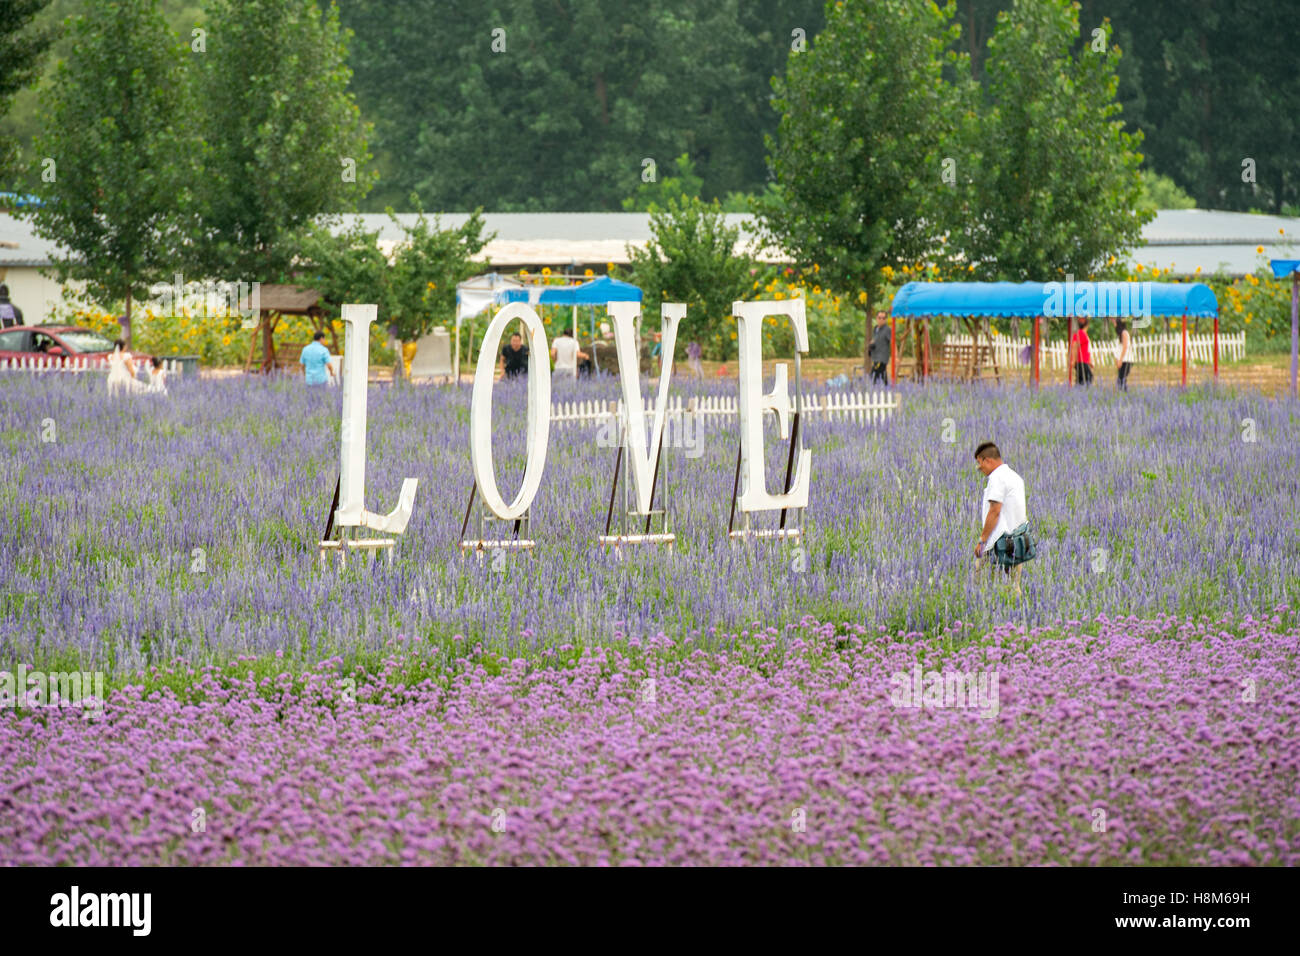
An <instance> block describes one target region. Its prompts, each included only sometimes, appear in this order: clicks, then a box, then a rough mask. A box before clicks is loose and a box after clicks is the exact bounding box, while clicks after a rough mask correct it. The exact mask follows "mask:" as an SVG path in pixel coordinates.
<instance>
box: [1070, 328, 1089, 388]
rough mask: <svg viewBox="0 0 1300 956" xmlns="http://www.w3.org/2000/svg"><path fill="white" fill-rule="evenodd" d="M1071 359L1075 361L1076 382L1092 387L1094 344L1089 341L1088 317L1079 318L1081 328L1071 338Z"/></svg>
mask: <svg viewBox="0 0 1300 956" xmlns="http://www.w3.org/2000/svg"><path fill="white" fill-rule="evenodd" d="M1070 357H1071V358H1072V359H1073V361H1074V380H1075V383H1076V384H1079V385H1088V386H1091V385H1092V342H1091V341H1090V340H1089V339H1088V317H1087V316H1086V315H1081V316H1079V328H1078V329H1077V330H1076V331H1075V333H1074V335H1073V336H1072V337H1071V338H1070Z"/></svg>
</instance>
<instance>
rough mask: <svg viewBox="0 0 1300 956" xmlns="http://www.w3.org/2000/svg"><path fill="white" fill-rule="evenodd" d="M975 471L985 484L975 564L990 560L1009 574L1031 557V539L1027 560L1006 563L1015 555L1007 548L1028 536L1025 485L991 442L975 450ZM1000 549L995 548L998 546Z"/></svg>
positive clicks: (1021, 559)
mask: <svg viewBox="0 0 1300 956" xmlns="http://www.w3.org/2000/svg"><path fill="white" fill-rule="evenodd" d="M975 467H976V468H977V469H978V470H979V472H980V474H982V475H983V476H984V477H985V478H987V479H988V482H987V483H986V484H985V486H984V496H983V499H982V502H981V513H980V525H981V526H980V536H979V540H978V541H976V542H975V558H976V561H977V562H978V560H979V559H980V558H982V557H985V556H986V555H988V556H992V557H993V559H994V561H995V566H996V565H1001V567H1002V569H1003V570H1004V571H1005V572H1006V573H1008V574H1010V573H1011V569H1012V567H1014V566H1015V565H1016V564H1019V563H1021V561H1024V560H1028V559H1029V558H1031V557H1033V553H1032V552H1033V543H1032V538H1031V537H1030V538H1028V550H1029V554H1028V557H1025V556H1023V554H1022V556H1020V557H1019V560H1008V559H1007V555H1008V554H1009V553H1010V554H1011V555H1012V557H1013V558H1015V557H1016V556H1015V554H1014V551H1012V550H1011V549H1009V548H1008V545H1014V544H1015V543H1016V542H1014V541H1011V540H1010V539H1013V538H1018V537H1019V538H1022V539H1024V538H1025V537H1027V536H1028V534H1029V527H1028V522H1029V515H1028V512H1027V510H1026V507H1025V481H1024V479H1023V478H1021V477H1020V476H1019V475H1018V474H1016V473H1015V472H1014V471H1012V470H1011V466H1010V465H1008V464H1007V463H1006V462H1004V461H1003V460H1002V452H1001V451H999V450H998V446H997V445H995V444H994V443H993V442H991V441H986V442H983V443H981V444H980V446H979V447H978V448H976V449H975ZM1000 542H1001V543H1002V547H1000V548H999V547H998V545H999V543H1000Z"/></svg>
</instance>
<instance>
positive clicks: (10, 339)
mask: <svg viewBox="0 0 1300 956" xmlns="http://www.w3.org/2000/svg"><path fill="white" fill-rule="evenodd" d="M112 353H113V343H112V342H110V341H109V340H108V339H106V338H104V336H102V335H100V334H99V333H98V332H92V331H91V330H90V329H83V328H80V327H78V326H75V325H15V326H10V327H9V328H7V329H3V330H0V364H3V363H4V362H6V361H11V360H13V359H18V360H19V361H20V362H21V363H23V364H26V362H28V361H30V362H34V363H35V364H37V365H62V364H63V363H65V362H67V361H69V360H72V361H73V362H75V363H77V364H81V363H83V362H84V363H86V364H88V365H89V366H90V367H92V368H98V367H100V366H103V365H106V364H107V363H108V357H109V355H111V354H112ZM132 357H133V358H134V360H135V362H136V368H142V367H144V365H145V364H146V363H148V361H149V356H147V355H137V354H134V353H132Z"/></svg>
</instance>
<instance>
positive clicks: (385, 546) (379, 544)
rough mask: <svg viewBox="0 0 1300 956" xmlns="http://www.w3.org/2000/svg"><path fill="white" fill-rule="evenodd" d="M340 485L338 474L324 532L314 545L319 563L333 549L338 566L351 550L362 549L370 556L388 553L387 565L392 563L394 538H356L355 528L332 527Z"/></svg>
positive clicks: (395, 540) (346, 560) (395, 541)
mask: <svg viewBox="0 0 1300 956" xmlns="http://www.w3.org/2000/svg"><path fill="white" fill-rule="evenodd" d="M342 485H343V477H342V476H341V475H340V476H339V478H338V480H337V481H335V483H334V500H333V501H331V502H330V510H329V515H327V516H326V518H325V533H324V534H323V535H321V539H320V542H319V543H318V544H317V546H316V548H317V552H318V553H319V554H320V563H321V564H324V563H325V558H326V556H327V555H328V554H329V553H330V552H331V551H333V552H336V553H337V554H338V556H339V567H340V568H346V567H347V565H348V555H349V554H350V553H351V552H353V551H363V552H365V553H366V554H369V555H372V556H373V555H374V554H375V553H376V552H378V551H383V552H384V553H386V554H387V555H388V563H389V565H392V563H393V547H394V545H396V544H397V539H396V538H358V537H356V529H355V528H352V527H343V528H335V527H334V512H336V511H337V510H338V507H339V490H340V488H341V487H342ZM336 532H337V536H336Z"/></svg>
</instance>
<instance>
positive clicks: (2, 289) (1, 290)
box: [0, 282, 9, 299]
mask: <svg viewBox="0 0 1300 956" xmlns="http://www.w3.org/2000/svg"><path fill="white" fill-rule="evenodd" d="M7 298H9V287H8V286H7V285H5V284H4V283H3V282H0V299H7Z"/></svg>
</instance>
